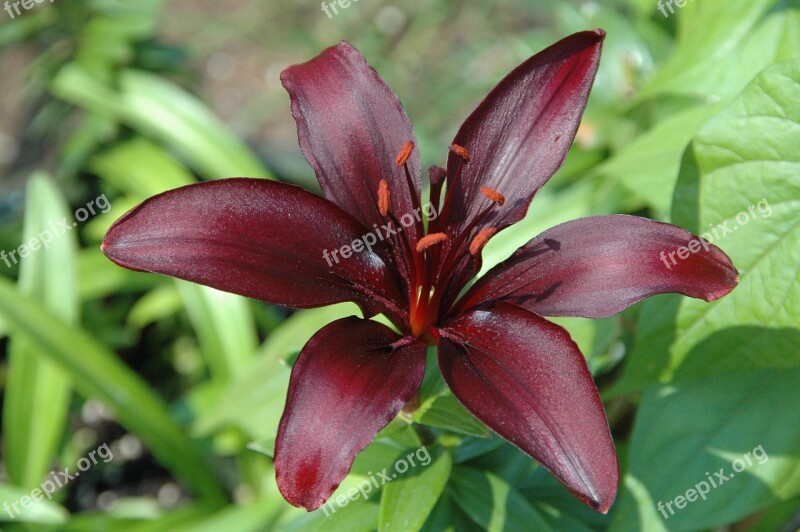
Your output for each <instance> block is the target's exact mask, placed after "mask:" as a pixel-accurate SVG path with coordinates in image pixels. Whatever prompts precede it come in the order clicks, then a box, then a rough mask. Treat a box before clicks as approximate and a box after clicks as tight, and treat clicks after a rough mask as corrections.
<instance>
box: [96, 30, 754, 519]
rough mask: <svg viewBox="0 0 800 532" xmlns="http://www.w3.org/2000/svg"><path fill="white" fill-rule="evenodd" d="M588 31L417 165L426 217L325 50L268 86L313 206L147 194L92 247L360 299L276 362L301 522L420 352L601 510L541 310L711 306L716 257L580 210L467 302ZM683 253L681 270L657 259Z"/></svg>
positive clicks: (400, 143)
mask: <svg viewBox="0 0 800 532" xmlns="http://www.w3.org/2000/svg"><path fill="white" fill-rule="evenodd" d="M604 36H605V33H604V32H603V31H602V30H595V31H585V32H580V33H576V34H574V35H571V36H569V37H567V38H565V39H563V40H561V41H559V42H558V43H556V44H554V45H552V46H550V47H549V48H547V49H545V50H543V51H541V52H540V53H538V54H536V55H534V56H533V57H531V58H530V59H528V60H527V61H525V62H524V63H522V64H521V65H520V66H519V67H517V68H516V69H514V70H513V71H512V72H511V73H510V74H509V75H508V76H507V77H506V78H505V79H503V80H502V81H501V82H500V83H499V84H498V85H497V87H496V88H494V89H493V90H492V91H491V92H490V93H489V94H488V96H487V97H486V98H485V99H484V100H483V101H482V102H481V103H480V105H478V107H477V108H476V109H475V111H474V112H473V113H472V114H471V115H470V116H469V117H468V118H467V120H466V122H464V124H463V125H462V126H461V128H460V130H459V131H458V133H457V134H456V136H455V139H454V140H453V144H452V145H451V146H450V149H449V154H448V159H447V166H446V168H443V167H433V168H431V170H430V184H431V186H430V203H429V204H428V207H430V208H429V209H427V210H426V209H425V206H423V205H422V200H421V194H420V191H421V188H422V187H421V171H420V159H419V150H418V148H417V142H416V139H415V137H414V132H413V130H412V128H411V124H410V122H409V120H408V117H407V116H406V113H405V111H404V110H403V108H402V106H401V105H400V102H399V100H398V99H397V96H395V94H394V93H393V92H392V91H391V90H390V89H389V87H388V86H387V85H386V83H385V82H384V81H383V80H382V79H381V78H380V77H379V75H378V74H377V73H376V72H375V71H374V70H373V69H372V68H371V67H370V66H369V65H368V64H367V62H366V60H365V59H364V57H363V56H362V55H361V54H360V53H359V52H358V51H357V50H356V49H355V48H353V47H352V46H351V45H349V44H348V43H346V42H342V43H340V44H339V45H337V46H334V47H331V48H329V49H327V50H325V51H323V52H322V53H321V54H320V55H319V56H317V57H315V58H314V59H312V60H310V61H309V62H307V63H304V64H301V65H295V66H292V67H289V68H288V69H286V70H285V71H284V72H283V73H282V75H281V80H282V82H283V85H284V86H285V88H286V89H287V90H288V92H289V94H290V96H291V108H292V113H293V116H294V118H295V120H296V122H297V128H298V134H299V141H300V147H301V148H302V151H303V153H304V155H305V157H306V159H307V160H308V162H309V164H310V165H311V166H312V167H313V169H314V171H315V173H316V175H317V178H318V179H319V182H320V185H321V187H322V191H323V192H324V195H325V197H324V198H322V197H319V196H317V195H315V194H312V193H311V192H308V191H305V190H303V189H301V188H299V187H297V186H293V185H288V184H284V183H279V182H275V181H268V180H261V179H246V178H234V179H226V180H220V181H212V182H205V183H200V184H196V185H190V186H186V187H183V188H179V189H176V190H172V191H168V192H166V193H163V194H160V195H158V196H155V197H153V198H150V199H148V200H147V201H145V202H144V203H142V204H141V205H139V206H138V207H136V208H134V209H133V210H131V211H130V212H128V213H127V214H126V215H124V216H123V217H122V218H120V219H119V220H117V221H116V222H115V223H114V225H113V226H112V227H111V229H110V230H109V231H108V234H107V235H106V238H105V241H104V243H103V250H104V252H105V254H106V255H107V256H108V257H109V258H110V259H111V260H112V261H114V262H115V263H117V264H119V265H121V266H124V267H126V268H130V269H135V270H143V271H148V272H156V273H161V274H166V275H170V276H173V277H178V278H181V279H186V280H189V281H193V282H196V283H200V284H204V285H207V286H211V287H214V288H217V289H220V290H225V291H228V292H233V293H236V294H241V295H243V296H247V297H251V298H255V299H258V300H261V301H266V302H269V303H275V304H279V305H286V306H290V307H297V308H311V307H319V306H324V305H329V304H332V303H338V302H343V301H352V302H355V303H356V304H358V305H359V306H360V308H361V309H362V311H363V315H364V317H363V318H360V317H348V318H344V319H340V320H337V321H334V322H333V323H331V324H329V325H327V326H326V327H324V328H323V329H321V330H320V331H318V332H317V333H316V334H315V335H314V336H313V338H312V339H311V340H309V341H308V343H307V344H306V345H305V347H304V348H303V349H302V351H301V353H300V355H299V357H298V359H297V361H296V363H295V364H294V367H293V369H292V374H291V380H290V385H289V391H288V398H287V402H286V407H285V411H284V413H283V417H282V419H281V423H280V428H279V430H278V434H277V439H276V443H275V470H276V476H277V481H278V486H279V488H280V490H281V492H282V493H283V495H284V497H285V498H286V499H287V500H288V501H289V502H290V503H292V504H294V505H296V506H300V507H304V508H306V509H308V510H313V509H316V508H318V507H320V506H321V505H322V504H323V503H324V502H325V501H326V500H327V498H328V497H330V495H331V494H332V493H333V491H334V490H335V489H336V487H337V486H338V485H339V483H340V482H341V481H342V479H343V478H344V477H345V476H346V474H347V473H348V471H349V470H350V467H351V465H352V463H353V460H354V458H355V456H356V454H357V453H358V452H360V451H361V450H362V449H364V448H365V447H366V446H367V445H368V444H369V443H370V442H371V441H372V439H373V438H374V437H375V435H376V433H377V432H378V431H379V430H380V429H381V428H382V427H384V426H385V425H386V424H388V423H389V422H390V421H391V420H392V419H393V418H394V417H395V416H396V415H397V414H398V413H399V412H400V410H401V409H402V408H403V407H404V405H405V404H406V403H407V402H408V401H410V400H412V399H413V397H414V395H415V394H416V392H417V390H418V388H419V386H420V383H421V381H422V378H423V375H424V373H425V361H426V356H425V354H426V348H427V346H428V345H435V346H436V347H437V349H438V363H439V368H440V370H441V373H442V375H443V377H444V380H445V381H446V382H447V384H448V385H449V387H450V389H451V390H452V393H453V395H454V396H455V397H456V398H457V399H458V400H459V401H460V402H461V403H462V404H463V405H464V406H465V407H466V408H467V409H468V410H469V411H470V412H471V413H472V414H474V415H475V416H476V417H477V418H478V419H480V420H481V421H482V422H483V423H485V424H486V425H487V426H488V427H489V428H490V429H491V430H493V431H494V432H496V433H497V434H498V435H500V436H501V437H503V438H505V439H506V440H508V441H509V442H511V443H512V444H514V445H516V446H517V447H519V448H520V449H521V450H523V451H524V452H526V453H527V454H529V455H530V456H532V457H533V458H535V459H536V460H538V461H539V463H541V464H542V465H543V466H544V467H546V468H547V469H548V470H550V471H551V472H552V474H553V475H555V477H557V478H558V479H559V480H560V481H561V482H562V483H563V484H564V485H565V486H566V487H567V488H568V489H569V490H570V491H571V492H572V493H573V494H574V495H575V496H577V497H578V498H579V499H580V500H582V501H583V502H585V503H586V504H588V505H590V506H591V507H592V508H594V509H595V510H597V511H600V512H606V511H608V509H609V507H610V506H611V504H612V502H613V501H614V498H615V496H616V492H617V485H618V476H619V471H618V464H617V457H616V452H615V449H614V444H613V440H612V437H611V433H610V430H609V426H608V421H607V419H606V416H605V412H604V411H603V405H602V402H601V400H600V396H599V394H598V391H597V388H596V387H595V384H594V382H593V380H592V377H591V375H590V373H589V370H588V368H587V365H586V362H585V360H584V357H583V355H582V354H581V352H580V351H579V349H578V347H577V346H576V345H575V343H574V342H573V341H572V339H571V338H570V336H569V334H568V333H567V331H566V330H564V329H563V328H562V327H560V326H558V325H556V324H554V323H552V322H550V321H548V320H546V319H545V318H544V317H543V316H583V317H589V318H599V317H604V316H609V315H612V314H614V313H617V312H619V311H621V310H623V309H624V308H626V307H628V306H630V305H632V304H634V303H636V302H637V301H639V300H641V299H643V298H645V297H648V296H651V295H654V294H659V293H664V292H678V293H681V294H685V295H687V296H691V297H696V298H702V299H705V300H708V301H710V300H714V299H717V298H719V297H722V296H723V295H725V294H727V293H728V292H729V291H730V290H732V289H733V287H734V286H735V285H736V283H737V281H738V277H737V272H736V270H735V268H734V267H733V265H732V264H731V261H730V260H729V259H728V257H727V256H726V255H725V254H724V253H723V252H722V251H721V250H720V249H718V248H717V247H715V246H713V245H711V244H709V243H708V242H706V241H705V240H701V239H698V238H697V237H695V236H693V235H692V234H690V233H689V232H687V231H685V230H683V229H681V228H679V227H676V226H673V225H668V224H664V223H659V222H655V221H651V220H647V219H644V218H638V217H632V216H623V215H612V216H596V217H591V218H584V219H579V220H575V221H572V222H568V223H565V224H562V225H559V226H557V227H554V228H552V229H549V230H548V231H545V232H544V233H543V234H541V235H539V236H537V237H536V238H534V239H533V240H531V241H530V242H529V243H528V244H527V245H525V246H523V247H522V248H521V249H519V250H518V251H517V252H516V253H514V254H513V255H512V256H511V257H510V258H509V259H508V260H506V261H505V262H503V263H501V264H499V265H498V266H496V267H495V268H493V269H491V270H490V271H489V272H488V273H487V274H486V275H485V276H483V277H482V278H481V279H479V280H478V281H477V282H476V283H475V284H474V285H473V286H472V287H470V288H469V289H467V290H466V291H464V289H465V288H466V287H467V285H468V283H469V282H470V281H471V280H472V279H473V278H474V277H475V276H476V274H477V273H478V271H479V270H480V268H481V254H482V250H483V248H484V246H485V245H486V243H487V242H488V241H489V240H490V239H491V238H492V237H493V236H494V235H495V234H497V233H498V232H500V231H502V230H503V229H505V228H507V227H508V226H510V225H511V224H513V223H515V222H517V221H519V220H520V219H521V218H522V217H523V216H524V215H525V213H526V211H527V209H528V205H529V203H530V202H531V200H532V198H533V196H534V194H535V193H536V191H537V190H538V189H539V188H540V187H541V186H542V185H544V184H545V182H546V181H547V180H548V179H549V178H550V176H552V175H553V174H554V173H555V171H556V170H557V169H558V168H559V166H560V165H561V163H562V162H563V160H564V158H565V156H566V154H567V150H568V149H569V147H570V145H571V143H572V141H573V139H574V137H575V133H576V131H577V129H578V125H579V123H580V120H581V116H582V114H583V111H584V108H585V106H586V101H587V98H588V95H589V91H590V88H591V85H592V83H593V80H594V77H595V74H596V71H597V65H598V62H599V58H600V50H601V47H602V42H603V39H604ZM434 214H435V216H434ZM425 215H428V220H427V225H426V217H425ZM692 242H696V245H694V246H692V250H693V252H692V253H690V254H688V255H687V254H685V253H681V254H679V255H678V256H679V257H680V259H681V260H672V261H667V260H663V259H662V257H664V256H669V255H665V254H668V253H670V252H672V255H671V257H672V258H673V259H674V258H675V250H677V249H679V248H682V247H684V246H686V245H688V244H690V243H692ZM695 248H697V251H696V252H695V251H694V249H695ZM377 314H383V315H384V316H386V317H387V318H388V319H389V320H390V321H391V323H392V324H393V325H394V328H391V327H387V326H386V325H383V324H381V323H379V322H377V321H374V320H372V319H370V318H372V317H374V316H375V315H377Z"/></svg>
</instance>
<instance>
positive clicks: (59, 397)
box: [3, 174, 78, 489]
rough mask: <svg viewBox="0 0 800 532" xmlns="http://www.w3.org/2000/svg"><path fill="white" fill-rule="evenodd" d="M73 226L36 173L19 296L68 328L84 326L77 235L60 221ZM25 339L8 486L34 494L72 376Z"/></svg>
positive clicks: (11, 375) (13, 384)
mask: <svg viewBox="0 0 800 532" xmlns="http://www.w3.org/2000/svg"><path fill="white" fill-rule="evenodd" d="M62 219H64V220H72V214H71V213H70V212H69V210H68V208H67V205H66V202H65V201H64V199H63V198H62V197H61V194H60V192H59V191H58V188H57V187H56V185H55V184H54V183H53V181H51V180H50V178H49V177H47V176H46V175H44V174H34V175H33V176H32V177H31V179H30V181H29V182H28V187H27V194H26V198H25V226H24V232H23V245H27V246H29V247H31V249H33V245H34V244H35V245H36V246H37V247H38V249H36V250H34V251H31V253H30V255H28V256H27V257H24V258H22V259H21V263H20V273H19V290H20V292H22V293H24V294H27V295H29V296H30V297H31V298H32V299H35V300H37V301H38V302H39V303H41V304H42V305H43V306H44V307H45V308H47V309H49V310H50V311H51V312H52V313H53V314H54V315H56V316H58V317H59V318H61V319H62V320H63V321H64V323H75V322H76V321H77V319H78V297H77V289H76V268H75V262H76V261H75V255H76V252H77V251H76V248H77V242H76V238H75V233H74V232H72V231H65V232H64V233H63V234H61V233H60V231H61V229H60V228H57V227H59V222H60V221H61V220H62ZM35 349H37V348H36V346H34V345H31V344H30V343H29V342H27V341H26V339H25V338H24V337H18V336H17V335H16V334H14V335H12V338H11V345H10V346H9V363H8V377H7V379H8V380H7V382H6V389H5V395H4V404H3V435H4V449H3V451H4V461H5V465H6V470H7V471H8V476H9V478H10V480H11V481H12V482H13V483H14V484H16V485H18V486H20V487H23V488H27V489H33V488H35V487H37V486H39V484H40V483H41V481H42V479H43V478H44V476H45V475H46V473H47V472H48V471H49V470H50V469H51V465H52V463H53V460H54V459H55V457H56V455H57V454H58V449H59V446H60V444H61V440H62V438H63V431H64V429H65V428H66V423H67V417H68V415H69V406H70V398H71V395H72V393H71V387H70V382H69V378H68V376H67V375H66V374H65V373H64V372H63V371H62V370H61V368H59V367H58V366H56V365H55V364H54V363H53V362H52V361H50V360H43V359H42V358H40V357H38V356H37V354H36V353H35V352H33V351H34V350H35Z"/></svg>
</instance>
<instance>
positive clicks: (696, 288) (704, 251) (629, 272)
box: [455, 215, 738, 318]
mask: <svg viewBox="0 0 800 532" xmlns="http://www.w3.org/2000/svg"><path fill="white" fill-rule="evenodd" d="M683 248H685V251H686V254H685V256H684V251H679V250H682V249H683ZM692 251H694V252H692ZM679 253H680V255H679ZM681 256H684V257H685V258H681ZM737 282H738V273H737V271H736V268H734V267H733V264H731V261H730V259H729V258H728V256H727V255H725V253H724V252H723V251H722V250H721V249H719V248H718V247H716V246H714V245H713V244H710V243H708V242H707V241H706V240H703V239H701V238H698V237H696V236H694V235H692V234H691V233H689V232H688V231H686V230H684V229H681V228H680V227H677V226H674V225H670V224H665V223H660V222H654V221H652V220H648V219H646V218H639V217H636V216H624V215H611V216H595V217H590V218H581V219H579V220H573V221H571V222H567V223H565V224H561V225H558V226H556V227H553V228H551V229H548V230H547V231H545V232H544V233H542V234H541V235H539V236H537V237H536V238H534V239H533V240H531V241H530V242H528V243H527V244H526V245H525V246H523V247H522V248H520V249H519V250H518V251H517V252H516V253H514V254H513V255H512V256H511V257H510V258H509V259H508V260H506V261H505V262H503V263H501V264H499V265H497V266H495V267H494V268H493V269H492V270H490V271H489V272H487V273H486V275H484V276H483V277H482V278H481V279H479V280H478V282H477V283H475V286H473V287H472V289H471V290H470V291H469V292H468V293H467V294H466V295H465V296H464V298H463V300H462V301H461V302H459V303H457V304H456V307H457V308H456V309H455V312H460V311H463V310H464V309H468V308H471V307H475V306H478V305H482V304H484V303H488V302H492V301H497V300H504V301H508V302H511V303H515V304H517V305H520V306H523V307H525V308H527V309H529V310H532V311H533V312H536V313H537V314H540V315H542V316H583V317H587V318H602V317H606V316H610V315H612V314H616V313H617V312H620V311H622V310H624V309H625V308H627V307H629V306H631V305H633V304H634V303H636V302H637V301H640V300H642V299H644V298H646V297H649V296H652V295H655V294H661V293H666V292H678V293H680V294H684V295H687V296H690V297H696V298H700V299H705V300H706V301H712V300H714V299H718V298H720V297H722V296H724V295H725V294H727V293H728V292H730V291H731V290H733V288H734V287H735V286H736V284H737Z"/></svg>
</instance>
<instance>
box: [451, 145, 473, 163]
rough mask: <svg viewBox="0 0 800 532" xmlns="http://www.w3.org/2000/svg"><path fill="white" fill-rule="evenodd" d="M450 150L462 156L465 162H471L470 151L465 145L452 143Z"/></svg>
mask: <svg viewBox="0 0 800 532" xmlns="http://www.w3.org/2000/svg"><path fill="white" fill-rule="evenodd" d="M450 151H451V152H453V153H455V154H456V155H458V156H459V157H461V160H463V161H464V162H465V163H468V162H469V152H468V151H467V149H466V148H465V147H464V146H459V145H458V144H451V145H450Z"/></svg>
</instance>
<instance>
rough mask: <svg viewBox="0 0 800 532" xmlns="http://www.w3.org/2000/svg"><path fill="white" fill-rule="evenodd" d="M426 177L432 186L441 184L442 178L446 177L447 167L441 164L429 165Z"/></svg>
mask: <svg viewBox="0 0 800 532" xmlns="http://www.w3.org/2000/svg"><path fill="white" fill-rule="evenodd" d="M428 177H429V178H430V181H431V185H432V186H434V187H435V186H438V185H441V184H442V181H444V178H445V177H447V169H446V168H444V167H443V166H431V167H430V168H428Z"/></svg>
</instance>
